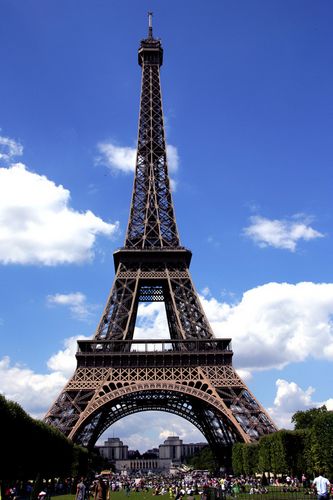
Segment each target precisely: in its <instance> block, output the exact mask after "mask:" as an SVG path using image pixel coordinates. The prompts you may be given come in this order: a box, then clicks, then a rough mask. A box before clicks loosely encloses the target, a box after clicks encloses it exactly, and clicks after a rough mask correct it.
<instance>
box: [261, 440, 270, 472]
mask: <svg viewBox="0 0 333 500" xmlns="http://www.w3.org/2000/svg"><path fill="white" fill-rule="evenodd" d="M271 436H272V434H270V435H268V436H263V437H261V438H260V440H259V443H258V446H259V450H258V472H267V471H270V470H271V446H270V444H271Z"/></svg>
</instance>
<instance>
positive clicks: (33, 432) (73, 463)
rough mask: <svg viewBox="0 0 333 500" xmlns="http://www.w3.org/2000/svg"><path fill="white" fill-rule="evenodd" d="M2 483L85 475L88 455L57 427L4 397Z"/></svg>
mask: <svg viewBox="0 0 333 500" xmlns="http://www.w3.org/2000/svg"><path fill="white" fill-rule="evenodd" d="M0 422H1V425H0V443H1V454H0V457H1V458H0V479H2V480H7V481H11V480H25V479H35V478H36V477H37V475H38V476H39V477H42V478H45V479H46V478H51V477H56V476H58V477H66V476H74V475H77V474H82V473H84V472H85V470H86V467H87V460H88V452H87V450H86V449H85V448H82V447H80V446H77V445H74V444H73V443H72V441H70V440H69V439H68V438H66V436H65V435H64V434H63V433H62V432H60V431H58V430H57V429H55V428H54V427H52V426H50V425H47V424H45V423H44V422H42V421H40V420H36V419H34V418H32V417H30V416H29V415H28V414H27V413H26V412H25V411H24V410H23V409H22V408H21V406H20V405H19V404H17V403H14V402H13V401H8V400H6V398H5V397H4V396H2V395H0Z"/></svg>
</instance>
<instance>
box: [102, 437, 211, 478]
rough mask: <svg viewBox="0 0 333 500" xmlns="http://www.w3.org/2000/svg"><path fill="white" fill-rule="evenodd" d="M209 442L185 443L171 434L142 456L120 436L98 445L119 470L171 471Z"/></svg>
mask: <svg viewBox="0 0 333 500" xmlns="http://www.w3.org/2000/svg"><path fill="white" fill-rule="evenodd" d="M205 446H207V443H190V444H184V443H183V440H182V439H180V438H179V436H169V437H168V438H167V439H166V440H165V441H164V443H163V444H160V445H159V447H158V448H153V449H151V450H147V451H146V452H145V453H143V454H142V455H141V456H138V455H139V454H138V452H135V451H133V450H128V446H126V445H125V446H124V444H123V442H122V441H120V439H119V438H109V439H107V441H105V442H104V445H103V446H97V447H96V448H97V449H98V450H99V453H100V454H101V455H102V456H103V457H104V458H106V459H108V460H109V462H110V463H112V464H113V465H114V467H115V470H116V471H117V472H121V473H123V474H127V473H131V472H139V471H140V472H145V473H146V472H149V471H151V472H169V471H170V468H172V466H177V465H180V464H181V463H182V462H183V461H184V459H185V458H188V457H191V456H193V455H194V454H195V453H197V452H198V451H200V450H201V449H202V448H204V447H205Z"/></svg>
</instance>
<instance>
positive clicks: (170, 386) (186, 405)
mask: <svg viewBox="0 0 333 500" xmlns="http://www.w3.org/2000/svg"><path fill="white" fill-rule="evenodd" d="M111 384H112V383H111ZM111 384H110V385H111ZM195 385H197V387H195ZM211 392H212V391H211V389H210V388H209V386H208V385H207V384H206V383H202V382H201V383H200V382H199V383H197V384H194V383H193V384H191V385H185V384H183V385H182V384H175V383H172V382H162V383H160V382H158V383H156V382H155V383H154V382H150V383H136V384H131V385H127V386H123V387H120V388H117V389H113V388H112V390H108V386H107V385H104V387H103V388H102V389H101V391H99V393H98V396H96V398H95V399H94V402H93V404H91V405H89V407H88V408H87V409H86V411H84V412H83V413H82V414H81V417H80V418H79V420H78V421H77V423H76V424H75V426H74V427H73V429H72V431H71V433H70V435H69V437H70V438H71V439H73V440H74V441H75V442H77V443H80V444H82V445H84V446H87V447H89V448H91V447H93V446H94V444H95V442H96V441H97V439H98V438H99V437H100V435H101V434H102V433H103V432H104V431H105V430H106V429H107V428H108V427H110V426H111V425H112V424H114V423H115V422H117V421H118V420H120V419H122V418H124V417H126V416H127V415H131V414H133V413H139V412H142V411H151V410H156V411H165V412H168V413H172V414H175V415H178V416H180V417H183V418H185V419H186V420H187V421H189V422H190V423H192V424H193V425H194V426H195V427H197V429H198V430H199V431H200V432H201V433H202V434H203V435H204V436H205V438H206V440H207V442H208V443H209V444H210V446H211V447H213V448H217V447H221V448H225V447H230V446H231V445H232V444H233V443H234V442H236V441H243V442H249V441H250V438H249V436H248V435H247V434H246V433H245V432H244V431H243V430H242V429H240V428H239V424H238V423H237V420H236V419H235V418H234V416H233V415H232V413H231V412H230V411H228V409H227V408H226V407H225V405H223V402H221V401H220V400H219V398H216V397H215V396H214V395H212V394H211Z"/></svg>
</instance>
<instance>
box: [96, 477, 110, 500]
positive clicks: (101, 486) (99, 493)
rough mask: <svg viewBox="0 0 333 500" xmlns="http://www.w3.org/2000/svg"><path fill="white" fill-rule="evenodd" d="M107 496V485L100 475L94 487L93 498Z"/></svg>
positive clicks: (105, 497)
mask: <svg viewBox="0 0 333 500" xmlns="http://www.w3.org/2000/svg"><path fill="white" fill-rule="evenodd" d="M107 498H108V487H107V485H106V484H105V483H104V481H103V479H102V478H101V477H100V478H99V480H98V482H97V484H96V487H95V492H94V500H107Z"/></svg>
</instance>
